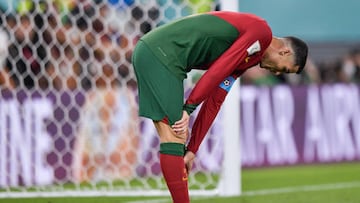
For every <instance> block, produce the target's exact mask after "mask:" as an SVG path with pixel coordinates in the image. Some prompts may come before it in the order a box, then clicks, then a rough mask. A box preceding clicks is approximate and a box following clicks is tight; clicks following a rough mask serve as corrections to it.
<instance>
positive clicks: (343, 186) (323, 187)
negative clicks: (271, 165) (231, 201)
mask: <svg viewBox="0 0 360 203" xmlns="http://www.w3.org/2000/svg"><path fill="white" fill-rule="evenodd" d="M357 187H360V181H356V182H342V183H332V184H321V185H305V186H296V187H284V188H274V189H265V190H252V191H246V192H243V193H242V194H241V196H259V195H271V194H285V193H292V192H312V191H321V190H337V189H347V188H357Z"/></svg>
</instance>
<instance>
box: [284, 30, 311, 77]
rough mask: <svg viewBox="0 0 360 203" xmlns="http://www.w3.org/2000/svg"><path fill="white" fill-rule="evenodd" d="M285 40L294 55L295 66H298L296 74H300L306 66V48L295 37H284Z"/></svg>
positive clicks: (305, 45) (301, 41)
mask: <svg viewBox="0 0 360 203" xmlns="http://www.w3.org/2000/svg"><path fill="white" fill-rule="evenodd" d="M285 39H287V40H288V41H289V42H290V44H291V48H292V49H293V51H294V53H295V65H296V66H299V69H298V71H297V72H296V73H297V74H300V73H301V72H302V70H303V69H304V67H305V64H306V60H307V56H308V46H307V44H306V43H305V42H304V41H303V40H301V39H299V38H297V37H293V36H287V37H285Z"/></svg>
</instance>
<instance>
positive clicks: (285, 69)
mask: <svg viewBox="0 0 360 203" xmlns="http://www.w3.org/2000/svg"><path fill="white" fill-rule="evenodd" d="M260 67H261V68H264V69H266V70H268V71H270V72H272V73H273V74H275V75H280V74H282V73H296V72H297V71H298V66H295V65H294V63H293V56H292V54H288V53H281V52H276V53H272V54H266V55H265V56H264V58H263V59H262V60H261V62H260Z"/></svg>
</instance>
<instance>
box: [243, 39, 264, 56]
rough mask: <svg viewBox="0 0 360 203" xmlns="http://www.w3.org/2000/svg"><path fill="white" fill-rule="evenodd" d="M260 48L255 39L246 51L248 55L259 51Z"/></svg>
mask: <svg viewBox="0 0 360 203" xmlns="http://www.w3.org/2000/svg"><path fill="white" fill-rule="evenodd" d="M260 50H261V47H260V42H259V40H256V42H254V43H253V44H252V45H251V46H250V47H249V48H248V49H247V50H246V51H247V53H248V55H249V56H251V55H253V54H255V53H256V52H259V51H260Z"/></svg>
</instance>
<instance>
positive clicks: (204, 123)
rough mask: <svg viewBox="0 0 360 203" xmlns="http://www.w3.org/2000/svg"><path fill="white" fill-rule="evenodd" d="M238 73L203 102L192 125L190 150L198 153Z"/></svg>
mask: <svg viewBox="0 0 360 203" xmlns="http://www.w3.org/2000/svg"><path fill="white" fill-rule="evenodd" d="M238 76H239V75H238V74H232V75H231V76H229V77H227V78H226V79H225V80H224V81H223V82H221V83H220V85H219V86H218V87H217V88H215V89H214V90H213V91H212V92H211V94H210V96H209V97H208V98H207V99H206V100H205V101H204V102H203V104H202V106H201V109H200V111H199V114H198V116H197V117H196V120H195V123H194V125H193V127H192V131H191V138H190V141H189V144H188V146H187V149H188V151H191V152H192V153H194V154H196V152H197V151H198V149H199V146H200V144H201V142H202V141H203V139H204V137H205V135H206V133H207V132H208V130H209V128H210V126H211V125H212V123H213V121H214V119H215V118H216V116H217V114H218V112H219V110H220V107H221V105H222V104H223V102H224V100H225V98H226V95H227V94H228V92H229V91H230V88H231V86H232V85H233V84H234V82H235V80H236V78H237V77H238Z"/></svg>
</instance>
